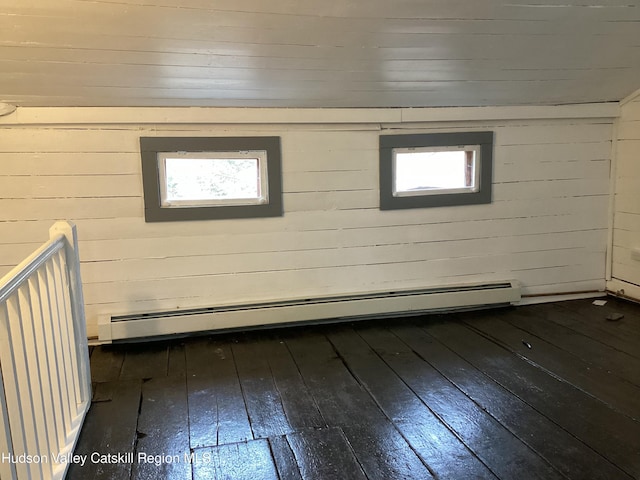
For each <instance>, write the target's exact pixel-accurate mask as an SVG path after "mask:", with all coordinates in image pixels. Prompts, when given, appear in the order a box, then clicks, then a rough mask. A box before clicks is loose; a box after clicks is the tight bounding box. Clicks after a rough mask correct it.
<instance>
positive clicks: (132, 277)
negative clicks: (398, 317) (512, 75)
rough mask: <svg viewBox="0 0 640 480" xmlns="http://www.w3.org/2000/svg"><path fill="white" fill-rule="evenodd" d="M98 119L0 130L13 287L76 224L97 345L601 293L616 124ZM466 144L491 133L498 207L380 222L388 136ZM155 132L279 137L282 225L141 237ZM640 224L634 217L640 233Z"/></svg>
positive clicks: (231, 225)
mask: <svg viewBox="0 0 640 480" xmlns="http://www.w3.org/2000/svg"><path fill="white" fill-rule="evenodd" d="M564 108H565V109H566V107H564ZM634 108H635V109H636V110H635V111H636V112H640V108H638V107H637V106H636V107H634ZM438 110H440V109H438ZM54 111H55V109H54ZM498 111H499V110H498ZM565 111H566V110H565ZM96 112H98V113H96V115H97V120H95V121H93V122H88V123H84V124H72V123H64V122H53V123H45V122H41V123H38V122H34V123H30V122H27V123H25V124H21V123H20V122H15V123H14V124H5V125H4V126H2V127H0V158H1V160H0V192H2V194H1V195H0V274H3V273H5V272H6V271H7V270H8V269H9V268H10V267H11V266H12V265H13V264H15V263H17V262H18V261H20V260H21V259H22V257H24V256H25V255H27V254H28V253H29V252H30V251H31V250H33V249H34V248H35V247H37V245H38V244H39V243H40V242H41V241H42V240H43V238H44V236H46V232H47V229H48V227H49V225H50V224H51V223H52V222H53V221H54V220H56V219H68V220H71V221H74V222H76V223H77V225H78V230H79V236H80V252H81V261H82V275H83V281H84V284H85V300H86V302H87V318H88V330H89V333H90V334H95V333H96V325H97V318H98V315H99V314H102V313H112V314H121V313H127V312H134V311H135V312H144V311H155V310H168V309H178V308H191V307H200V306H212V305H219V304H233V303H237V302H248V301H254V300H255V301H257V300H273V299H282V298H291V297H311V296H314V295H326V294H346V293H352V292H361V291H368V290H381V289H398V288H411V287H426V286H433V285H442V284H452V283H463V282H476V281H488V280H505V279H517V280H519V281H520V282H521V283H522V285H523V289H524V290H523V291H524V294H528V295H540V294H550V293H564V292H576V291H587V290H588V291H592V290H603V289H604V284H605V282H604V278H605V254H606V243H607V226H608V206H609V169H610V161H609V158H610V152H611V138H612V121H613V120H612V119H610V118H583V119H575V118H568V119H558V118H555V119H554V118H552V119H540V118H538V119H535V120H518V119H509V120H495V119H494V120H490V121H468V122H465V121H457V122H429V121H422V122H414V123H402V122H395V123H389V124H379V123H376V124H373V123H366V122H362V123H344V124H340V123H331V124H328V123H326V124H314V123H289V124H287V123H277V124H259V123H251V122H247V123H242V122H239V123H236V124H215V123H213V122H212V123H199V124H189V123H170V122H164V123H160V124H150V123H140V124H130V123H128V122H121V123H104V124H102V123H100V117H99V112H100V109H96ZM132 112H135V110H132ZM165 113H166V117H167V118H170V117H171V110H170V109H167V111H166V112H165ZM441 114H442V112H438V113H437V115H441ZM492 114H493V115H491V116H492V117H499V116H500V115H496V110H492ZM48 115H51V114H48ZM53 115H54V114H53ZM279 115H282V112H280V113H279ZM284 115H285V116H286V111H285V113H284ZM292 115H294V113H292ZM132 116H134V113H132ZM505 117H507V118H509V115H505ZM211 118H212V119H215V118H216V116H215V111H212V116H211ZM639 118H640V117H639ZM466 130H483V131H484V130H493V131H495V152H494V188H493V194H494V200H493V203H492V204H490V205H474V206H463V207H443V208H432V209H413V210H403V211H380V210H379V209H378V136H379V135H380V134H382V133H385V134H386V133H403V132H406V133H417V132H425V133H429V132H449V131H466ZM153 135H158V136H170V135H184V136H194V135H203V136H225V135H227V136H232V135H233V136H239V135H251V136H255V135H279V136H281V139H282V151H283V159H282V165H283V184H284V207H285V215H284V216H283V217H281V218H262V219H242V220H213V221H199V222H177V223H153V224H147V223H145V222H144V218H143V199H142V180H141V173H140V171H141V167H140V154H139V143H138V139H139V137H140V136H153ZM638 138H640V136H638ZM633 142H636V143H637V142H640V140H629V141H628V143H629V144H633ZM636 167H637V164H636ZM636 173H638V169H637V168H636ZM622 186H623V185H621V187H622ZM629 202H631V203H632V201H631V200H629ZM635 204H636V206H637V201H636V203H635ZM639 213H640V209H636V211H635V215H636V216H635V217H634V216H633V213H632V212H629V213H628V214H626V218H627V220H628V221H631V220H632V219H635V221H636V226H640V222H638V220H639V219H640V215H637V214H639ZM636 217H637V218H636ZM624 218H625V217H623V216H622V215H619V219H620V220H621V221H622V220H623V219H624ZM621 236H622V229H620V233H618V235H617V239H618V241H620V238H621ZM620 250H621V247H618V251H620Z"/></svg>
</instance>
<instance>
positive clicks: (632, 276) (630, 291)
mask: <svg viewBox="0 0 640 480" xmlns="http://www.w3.org/2000/svg"><path fill="white" fill-rule="evenodd" d="M615 172H616V178H615V204H614V205H615V213H614V223H613V227H614V228H613V250H612V252H613V254H612V261H613V265H612V277H613V279H614V283H613V287H612V290H619V289H621V288H622V289H625V285H624V284H619V283H616V282H615V281H616V280H617V281H619V282H625V283H628V284H630V285H628V286H626V292H624V293H626V294H627V295H630V296H632V297H634V298H637V299H638V300H640V96H636V98H635V100H632V101H629V102H628V103H625V104H624V105H623V106H622V108H621V114H620V119H619V122H618V128H617V145H616V169H615ZM634 250H635V251H636V252H637V253H636V254H634V253H633V252H634ZM634 286H635V287H634ZM621 293H622V292H621Z"/></svg>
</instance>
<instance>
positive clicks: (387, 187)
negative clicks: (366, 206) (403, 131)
mask: <svg viewBox="0 0 640 480" xmlns="http://www.w3.org/2000/svg"><path fill="white" fill-rule="evenodd" d="M493 137H494V134H493V132H453V133H419V134H409V135H380V210H396V209H402V208H425V207H444V206H454V205H476V204H483V203H491V198H492V183H493ZM458 145H479V146H480V170H481V171H480V188H479V190H478V191H477V192H472V193H443V194H437V195H416V196H407V197H395V196H394V195H393V184H392V183H393V171H392V170H393V149H394V148H420V147H449V146H451V147H454V146H458Z"/></svg>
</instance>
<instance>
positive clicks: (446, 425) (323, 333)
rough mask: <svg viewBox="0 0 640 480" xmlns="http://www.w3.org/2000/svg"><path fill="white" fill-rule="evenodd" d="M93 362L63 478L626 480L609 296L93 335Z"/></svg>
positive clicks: (633, 315) (623, 415)
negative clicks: (185, 333)
mask: <svg viewBox="0 0 640 480" xmlns="http://www.w3.org/2000/svg"><path fill="white" fill-rule="evenodd" d="M615 313H619V314H623V315H624V317H623V318H622V319H619V320H614V321H612V320H607V317H608V316H610V315H611V314H615ZM91 365H92V376H93V382H94V398H93V403H92V406H91V409H90V411H89V413H88V415H87V418H86V422H85V425H84V428H83V430H82V434H81V437H80V440H79V442H78V445H77V448H76V454H78V455H87V456H88V457H86V458H87V461H86V463H85V465H84V466H81V465H80V464H79V463H75V464H72V465H71V467H70V469H69V474H68V476H67V478H68V479H82V480H85V479H93V478H104V479H135V480H139V479H154V480H160V479H194V480H199V479H203V480H204V479H232V480H244V479H250V480H262V479H287V480H288V479H305V480H307V479H313V480H316V479H317V480H330V479H367V478H368V479H381V480H396V479H431V478H438V479H453V480H466V479H475V478H482V479H496V478H499V479H543V480H549V479H562V478H565V479H580V480H582V479H602V480H617V479H632V478H636V479H637V478H640V306H638V305H635V304H632V303H627V302H623V301H620V300H617V299H614V298H609V299H608V302H607V304H606V305H605V306H601V307H599V306H594V305H593V304H592V301H591V300H579V301H571V302H563V303H556V304H544V305H535V306H527V307H518V308H506V309H497V310H485V311H481V312H467V313H456V314H444V315H430V316H422V317H413V318H405V319H402V318H393V319H384V320H376V321H366V322H357V323H342V324H334V325H324V326H305V327H296V328H283V329H277V330H266V331H252V332H236V333H225V334H216V335H210V336H206V337H197V338H190V339H181V340H173V341H164V342H154V343H146V344H136V345H133V344H130V345H116V346H103V347H95V348H93V349H92V352H91Z"/></svg>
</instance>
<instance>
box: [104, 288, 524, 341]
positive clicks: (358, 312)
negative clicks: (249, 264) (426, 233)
mask: <svg viewBox="0 0 640 480" xmlns="http://www.w3.org/2000/svg"><path fill="white" fill-rule="evenodd" d="M520 298H521V297H520V287H519V285H518V283H517V282H515V281H506V282H499V283H482V284H475V285H468V284H467V285H454V286H446V287H434V288H426V289H413V290H394V291H380V292H366V293H358V294H352V295H342V296H327V297H314V298H301V299H293V300H282V301H273V302H262V303H247V304H239V305H226V306H217V307H208V308H198V309H191V310H174V311H166V312H153V313H141V314H127V315H106V316H103V317H102V318H101V319H100V322H99V337H98V340H99V341H100V342H102V343H109V342H113V341H118V340H130V339H136V338H139V339H142V338H149V337H163V336H168V335H175V334H186V333H195V332H204V331H209V330H225V329H234V328H247V327H260V326H268V325H276V324H286V323H294V322H295V323H298V322H309V321H326V320H338V319H355V318H367V317H371V318H374V317H382V316H391V315H397V316H405V315H415V314H420V313H428V312H435V311H445V310H454V309H462V308H480V307H485V306H497V305H509V304H513V303H515V302H518V301H519V300H520Z"/></svg>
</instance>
